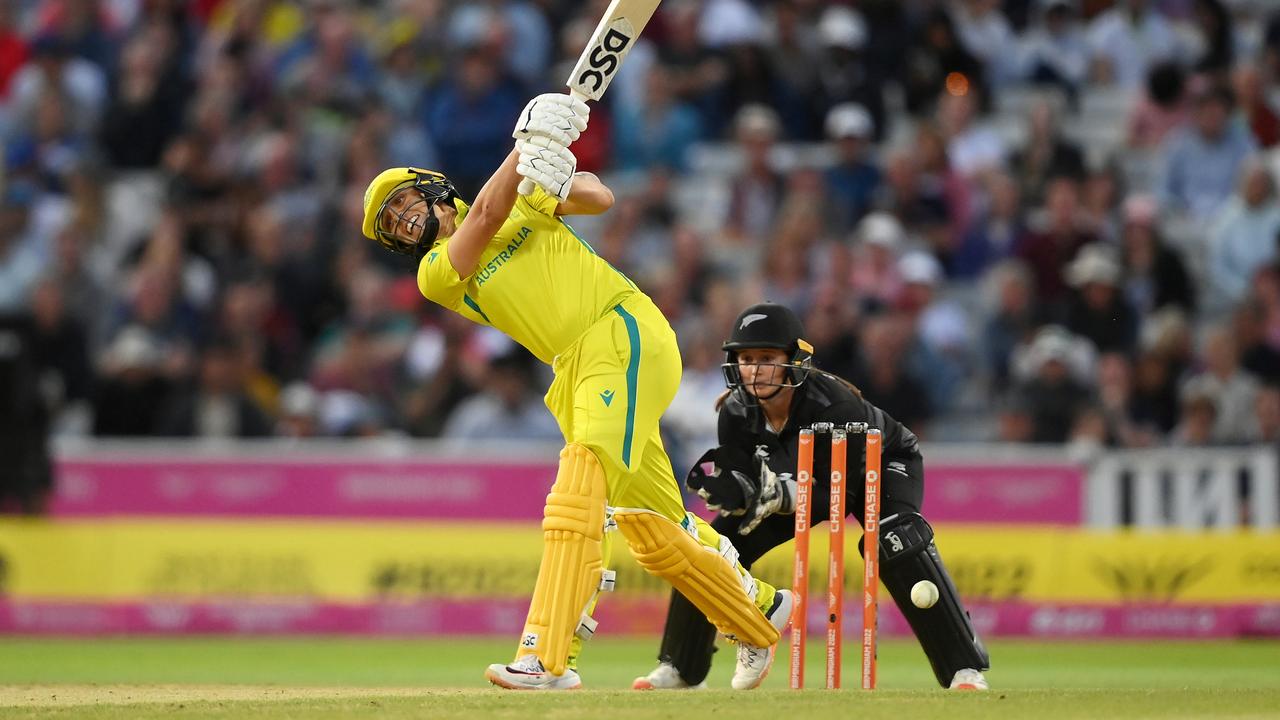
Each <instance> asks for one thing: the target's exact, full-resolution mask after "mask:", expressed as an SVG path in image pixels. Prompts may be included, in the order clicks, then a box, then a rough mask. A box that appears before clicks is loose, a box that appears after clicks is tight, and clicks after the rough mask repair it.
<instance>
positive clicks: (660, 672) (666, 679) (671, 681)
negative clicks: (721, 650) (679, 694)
mask: <svg viewBox="0 0 1280 720" xmlns="http://www.w3.org/2000/svg"><path fill="white" fill-rule="evenodd" d="M631 689H632V690H706V689H707V681H706V680H703V681H702V682H700V683H698V684H697V685H690V684H689V683H687V682H685V681H684V678H682V677H680V671H679V670H677V669H676V666H675V665H672V664H671V663H662V664H660V665H658V667H656V668H654V669H653V672H651V673H649V674H648V675H645V676H644V677H638V678H636V681H635V682H633V683H631Z"/></svg>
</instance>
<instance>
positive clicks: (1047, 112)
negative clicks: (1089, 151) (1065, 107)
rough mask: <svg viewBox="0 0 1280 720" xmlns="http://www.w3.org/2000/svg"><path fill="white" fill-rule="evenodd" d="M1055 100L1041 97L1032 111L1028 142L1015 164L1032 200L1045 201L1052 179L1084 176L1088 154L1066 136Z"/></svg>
mask: <svg viewBox="0 0 1280 720" xmlns="http://www.w3.org/2000/svg"><path fill="white" fill-rule="evenodd" d="M1058 112H1059V110H1057V109H1055V107H1054V104H1053V102H1051V101H1050V100H1049V99H1047V98H1042V99H1040V100H1037V101H1036V102H1035V103H1033V104H1032V105H1031V108H1030V110H1029V111H1028V116H1027V119H1028V122H1027V143H1026V145H1024V146H1023V147H1022V149H1021V150H1019V151H1018V152H1017V153H1016V154H1015V155H1014V157H1013V163H1012V166H1013V168H1014V174H1015V177H1017V178H1018V181H1019V183H1020V185H1021V186H1022V188H1023V192H1024V193H1025V197H1026V199H1027V200H1028V201H1030V202H1033V203H1038V202H1041V201H1043V200H1044V189H1045V185H1046V184H1047V183H1048V181H1049V179H1050V178H1055V177H1071V178H1076V179H1077V180H1083V179H1084V174H1085V173H1084V153H1083V152H1081V151H1080V148H1079V147H1077V146H1076V145H1075V143H1072V142H1071V141H1069V140H1067V139H1066V138H1064V137H1062V132H1061V130H1060V129H1059V128H1058V122H1057V120H1056V117H1055V116H1056V115H1057V114H1058Z"/></svg>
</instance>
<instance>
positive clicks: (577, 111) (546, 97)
mask: <svg viewBox="0 0 1280 720" xmlns="http://www.w3.org/2000/svg"><path fill="white" fill-rule="evenodd" d="M590 114H591V108H590V107H589V106H588V105H587V103H586V101H584V100H579V99H578V98H575V97H574V96H572V95H565V94H564V93H545V94H543V95H538V96H537V97H535V98H534V99H532V100H530V101H529V104H528V105H525V106H524V111H523V112H521V113H520V119H519V120H517V121H516V127H515V129H514V130H512V131H511V137H513V138H515V139H516V140H527V139H529V138H533V137H544V138H547V139H548V140H554V141H555V142H557V143H560V144H561V145H564V146H566V147H568V146H569V145H570V144H572V143H573V141H574V140H577V139H578V137H579V136H580V135H582V131H583V130H586V129H587V117H588V116H589V115H590Z"/></svg>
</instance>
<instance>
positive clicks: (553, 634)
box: [516, 443, 605, 675]
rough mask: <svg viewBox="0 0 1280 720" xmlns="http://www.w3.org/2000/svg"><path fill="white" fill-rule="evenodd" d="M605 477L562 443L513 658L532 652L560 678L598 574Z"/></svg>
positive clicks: (576, 448)
mask: <svg viewBox="0 0 1280 720" xmlns="http://www.w3.org/2000/svg"><path fill="white" fill-rule="evenodd" d="M604 524H605V477H604V469H603V468H602V467H601V466H600V461H599V460H597V459H596V456H595V455H594V454H593V453H592V452H591V451H590V450H588V449H587V448H586V447H584V446H582V445H578V444H576V443H575V444H570V445H567V446H566V447H565V448H564V450H562V451H560V469H559V471H558V472H557V473H556V481H555V484H554V485H552V486H551V493H550V494H549V495H547V505H546V509H545V510H544V512H543V519H542V564H541V566H539V568H538V581H537V583H536V584H535V585H534V589H533V600H532V602H530V604H529V615H528V618H527V619H526V620H525V624H524V632H523V633H522V634H521V637H520V647H519V648H518V649H517V651H516V657H517V658H518V657H520V656H521V655H527V654H530V653H533V654H535V655H537V656H538V659H539V660H541V661H542V666H543V667H544V668H546V669H547V671H548V672H550V673H551V674H553V675H562V674H564V671H565V668H566V667H567V663H568V657H569V644H570V641H571V640H572V638H573V635H574V631H575V630H577V629H578V626H579V625H580V623H581V619H582V616H583V613H584V612H585V611H586V609H587V605H588V604H589V603H590V602H591V598H592V596H593V595H594V594H595V593H596V591H597V590H598V589H599V588H600V580H601V576H602V574H603V571H604V565H603V558H602V555H601V540H602V538H603V536H604Z"/></svg>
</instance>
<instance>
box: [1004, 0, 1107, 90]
mask: <svg viewBox="0 0 1280 720" xmlns="http://www.w3.org/2000/svg"><path fill="white" fill-rule="evenodd" d="M1031 4H1032V5H1033V6H1034V10H1033V17H1034V18H1035V19H1034V20H1033V22H1032V25H1031V27H1030V28H1029V29H1028V30H1027V32H1026V33H1025V34H1024V35H1023V37H1022V41H1021V47H1019V49H1018V54H1017V58H1018V60H1017V67H1018V70H1019V72H1020V74H1021V75H1022V76H1023V77H1025V78H1026V79H1027V80H1029V81H1030V82H1032V83H1036V84H1044V85H1053V86H1057V87H1061V88H1062V89H1063V90H1064V91H1066V94H1067V95H1068V97H1075V96H1076V94H1077V93H1078V92H1079V90H1080V87H1081V85H1083V84H1084V82H1085V80H1086V79H1087V77H1088V74H1089V58H1090V53H1089V45H1088V42H1087V41H1086V38H1085V34H1084V29H1083V26H1082V25H1081V24H1080V15H1079V8H1078V7H1077V4H1076V1H1075V0H1040V1H1039V2H1034V3H1031Z"/></svg>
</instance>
